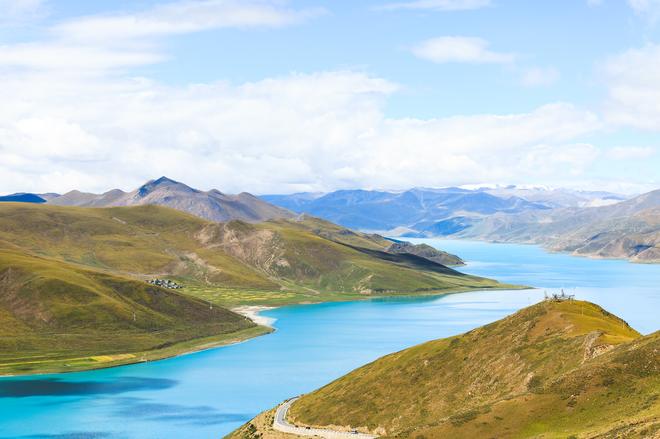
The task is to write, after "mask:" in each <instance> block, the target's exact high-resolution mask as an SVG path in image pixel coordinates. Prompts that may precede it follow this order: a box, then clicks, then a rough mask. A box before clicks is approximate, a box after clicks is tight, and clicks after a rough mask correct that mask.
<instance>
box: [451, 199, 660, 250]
mask: <svg viewBox="0 0 660 439" xmlns="http://www.w3.org/2000/svg"><path fill="white" fill-rule="evenodd" d="M457 236H459V237H464V238H478V239H487V240H490V241H501V242H506V241H508V242H523V243H535V244H542V245H544V246H546V247H548V248H550V249H552V250H557V251H568V252H572V253H575V254H579V255H584V256H597V257H606V258H629V259H631V260H632V261H635V262H660V190H656V191H653V192H649V193H646V194H643V195H640V196H638V197H635V198H632V199H630V200H627V201H622V202H620V203H616V204H612V205H608V206H601V207H588V208H566V209H555V210H552V211H549V212H548V211H536V212H524V213H521V214H517V215H505V214H496V215H492V216H490V217H488V218H484V219H483V220H482V221H480V222H478V223H476V224H474V225H473V226H472V227H470V228H468V229H465V230H464V231H461V232H459V233H458V234H457Z"/></svg>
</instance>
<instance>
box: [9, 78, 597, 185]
mask: <svg viewBox="0 0 660 439" xmlns="http://www.w3.org/2000/svg"><path fill="white" fill-rule="evenodd" d="M396 90H397V86H396V85H395V84H392V83H390V82H389V81H386V80H384V79H381V78H377V77H372V76H368V75H366V74H364V73H359V72H351V71H338V72H325V73H316V74H293V75H289V76H285V77H280V78H270V79H265V80H262V81H256V82H250V83H244V84H236V85H234V84H230V83H226V82H214V83H207V84H197V85H190V86H180V87H170V86H164V85H162V84H159V83H156V82H153V81H150V80H146V79H129V78H122V77H115V76H83V77H79V76H71V75H70V74H69V73H68V72H67V73H61V72H59V71H55V72H49V73H47V74H46V73H44V74H41V73H34V74H30V75H25V74H14V73H10V74H5V75H4V76H3V77H0V99H2V101H3V104H4V105H2V106H1V107H0V187H2V188H3V191H6V192H10V191H19V190H37V191H46V190H48V191H65V190H69V189H73V188H78V189H82V190H94V191H100V190H106V189H109V188H112V187H116V186H120V187H123V188H124V189H130V188H132V187H134V186H137V185H138V184H139V183H141V182H142V181H143V180H146V179H148V178H152V177H153V176H156V175H168V176H170V177H172V178H176V179H180V180H182V181H185V182H188V183H189V184H192V185H195V186H198V187H201V188H210V187H218V188H220V189H222V190H226V191H230V192H231V191H243V190H247V191H253V192H257V193H264V192H283V191H299V190H328V189H335V188H342V187H344V188H345V187H374V186H376V187H409V186H416V185H427V186H441V185H449V184H461V183H472V182H479V181H510V179H511V169H516V174H517V177H518V178H520V181H521V182H524V181H525V180H527V181H530V180H531V181H538V179H541V178H547V179H555V178H560V177H561V178H569V177H571V176H573V175H579V174H580V173H581V172H582V171H583V169H584V168H585V167H588V166H589V164H590V162H591V160H592V158H593V155H592V151H591V150H590V149H589V148H588V147H587V146H585V145H581V144H577V146H576V142H574V141H573V139H575V138H577V137H579V136H581V135H583V134H586V133H590V132H592V131H594V130H597V129H599V127H600V122H599V121H598V119H597V118H596V116H594V115H593V114H591V113H589V112H586V111H583V110H580V109H578V108H576V107H574V106H571V105H569V104H561V103H560V104H552V105H547V106H543V107H540V108H537V109H535V110H533V111H531V112H529V113H520V114H509V115H475V116H458V117H449V118H438V119H412V118H406V119H404V118H396V119H393V118H388V117H386V116H385V114H384V107H385V101H386V99H387V97H388V96H389V95H391V94H392V93H394V92H396Z"/></svg>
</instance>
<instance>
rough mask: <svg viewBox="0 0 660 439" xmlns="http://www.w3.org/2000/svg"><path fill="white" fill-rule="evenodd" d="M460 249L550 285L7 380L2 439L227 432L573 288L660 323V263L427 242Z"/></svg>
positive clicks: (476, 260) (3, 382) (510, 275)
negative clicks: (390, 358) (383, 360)
mask: <svg viewBox="0 0 660 439" xmlns="http://www.w3.org/2000/svg"><path fill="white" fill-rule="evenodd" d="M416 241H418V242H419V241H424V242H427V243H429V244H431V245H434V246H437V247H439V248H442V249H445V250H448V251H450V252H453V253H457V254H459V255H460V256H462V257H463V258H464V259H466V260H467V261H468V262H469V265H468V266H467V267H465V268H464V270H463V271H466V272H469V273H474V274H478V275H483V276H489V277H494V278H497V279H499V280H501V281H504V282H510V283H517V284H525V285H530V286H535V287H538V288H541V289H540V290H524V291H501V292H475V293H464V294H458V295H451V296H445V297H439V298H423V299H386V300H373V301H368V302H352V303H338V304H322V305H307V306H292V307H285V308H280V309H277V310H272V311H269V312H266V313H265V314H266V315H267V316H269V317H272V318H274V319H277V320H276V323H275V326H276V327H277V332H275V333H274V334H271V335H268V336H264V337H260V338H257V339H254V340H250V341H248V342H245V343H242V344H238V345H234V346H228V347H224V348H219V349H214V350H210V351H206V352H200V353H196V354H191V355H186V356H183V357H179V358H174V359H170V360H164V361H159V362H154V363H146V364H138V365H131V366H124V367H119V368H114V369H106V370H100V371H91V372H82V373H73V374H64V375H43V376H38V377H32V378H5V379H0V439H5V438H30V439H36V438H52V439H74V438H75V439H83V438H85V439H86V438H159V439H160V438H193V439H196V438H202V439H203V438H220V437H222V436H223V435H224V434H226V433H228V432H230V431H232V430H233V429H235V428H236V427H238V426H239V425H241V424H242V423H244V422H245V421H247V420H249V419H250V418H251V417H253V416H254V415H255V414H257V413H258V412H260V411H262V410H264V409H266V408H270V407H273V406H275V405H276V404H278V403H279V402H281V401H282V400H283V399H286V398H288V397H290V396H293V395H297V394H300V393H304V392H307V391H310V390H312V389H314V388H316V387H319V386H320V385H323V384H325V383H327V382H328V381H330V380H332V379H333V378H336V377H339V376H341V375H343V374H344V373H346V372H348V371H349V370H351V369H353V368H355V367H357V366H360V365H362V364H364V363H367V362H369V361H371V360H374V359H376V358H378V357H379V356H382V355H384V354H386V353H389V352H393V351H396V350H399V349H402V348H405V347H408V346H411V345H413V344H417V343H420V342H423V341H427V340H431V339H434V338H440V337H445V336H448V335H452V334H457V333H460V332H464V331H466V330H469V329H471V328H474V327H477V326H480V325H482V324H484V323H487V322H491V321H493V320H496V319H499V318H501V317H503V316H505V315H507V314H510V313H512V312H514V311H515V310H517V309H519V308H521V307H524V306H526V305H528V304H530V303H534V302H536V301H538V300H540V299H541V298H542V297H543V289H544V288H545V289H548V290H549V291H550V290H551V291H555V290H557V289H558V288H565V289H566V290H567V291H568V292H570V293H571V294H573V293H574V294H576V295H577V297H578V298H580V299H587V300H591V301H594V302H597V303H599V304H601V305H602V306H604V307H605V308H607V309H609V310H610V311H612V312H614V313H616V314H618V315H619V316H621V317H623V318H624V319H626V320H627V321H628V322H629V323H630V324H631V325H632V326H634V327H635V328H637V329H638V330H639V331H641V332H643V333H649V332H653V331H656V330H658V329H660V321H659V318H658V314H659V311H660V265H637V264H630V263H627V262H625V261H611V260H610V261H602V260H591V259H586V258H575V257H571V256H567V255H562V254H549V253H545V252H543V251H542V250H540V249H539V248H537V247H532V246H520V245H509V244H486V243H477V242H466V241H447V240H416Z"/></svg>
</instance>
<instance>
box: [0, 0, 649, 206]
mask: <svg viewBox="0 0 660 439" xmlns="http://www.w3.org/2000/svg"><path fill="white" fill-rule="evenodd" d="M0 7H3V10H8V11H9V12H8V13H6V14H5V17H4V18H3V19H2V20H1V21H0V80H2V82H1V83H0V96H1V97H3V98H4V102H5V103H6V105H5V108H4V109H0V116H1V117H0V159H2V160H0V174H1V175H4V176H3V177H0V185H1V187H3V188H4V189H3V191H4V192H11V191H19V190H29V191H66V190H69V189H73V188H78V189H83V190H90V191H98V190H106V189H110V188H111V187H121V188H124V189H130V188H132V187H133V186H135V185H137V184H139V183H140V182H142V181H143V180H145V179H148V178H152V177H157V176H160V175H162V174H164V175H168V176H170V177H172V178H176V179H180V180H182V181H186V182H188V183H189V184H191V185H195V186H198V187H201V188H205V189H208V188H211V187H217V188H219V189H221V190H226V191H228V192H236V191H242V190H247V191H253V192H257V193H266V192H293V191H303V190H314V191H316V190H323V191H325V190H332V189H337V188H351V187H363V188H385V189H388V188H389V189H402V188H405V187H411V186H447V185H460V184H479V183H501V184H509V183H513V184H527V185H537V184H538V185H551V186H571V187H583V188H588V189H593V188H606V189H610V190H618V191H625V192H638V191H643V190H648V189H653V188H656V187H658V185H659V181H658V176H659V174H660V173H659V172H658V169H660V136H659V132H660V105H659V104H657V102H660V46H659V45H657V43H656V42H658V41H660V35H659V33H660V29H659V27H660V23H658V21H660V2H659V1H657V0H601V1H595V0H575V1H569V0H561V1H556V2H529V1H505V0H491V1H488V0H421V1H406V0H401V1H396V0H392V1H388V0H365V1H322V0H316V1H315V0H304V1H297V0H291V1H286V0H243V1H237V0H179V1H158V2H157V1H95V2H83V1H73V0H57V1H56V0H51V1H47V0H0Z"/></svg>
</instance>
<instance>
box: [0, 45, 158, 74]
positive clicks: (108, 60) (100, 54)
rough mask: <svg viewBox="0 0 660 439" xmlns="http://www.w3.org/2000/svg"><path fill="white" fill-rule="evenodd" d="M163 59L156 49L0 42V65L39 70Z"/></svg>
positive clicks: (83, 69) (91, 68)
mask: <svg viewBox="0 0 660 439" xmlns="http://www.w3.org/2000/svg"><path fill="white" fill-rule="evenodd" d="M163 59H164V56H163V55H161V54H158V53H156V52H154V51H135V50H127V49H126V50H117V49H111V48H104V47H95V46H78V45H69V44H64V43H61V42H56V43H29V44H15V45H6V46H0V66H5V67H16V68H28V69H40V70H52V69H58V70H69V71H74V72H78V73H82V72H88V71H97V70H106V69H113V68H121V67H132V66H139V65H144V64H152V63H155V62H159V61H162V60H163Z"/></svg>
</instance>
